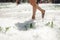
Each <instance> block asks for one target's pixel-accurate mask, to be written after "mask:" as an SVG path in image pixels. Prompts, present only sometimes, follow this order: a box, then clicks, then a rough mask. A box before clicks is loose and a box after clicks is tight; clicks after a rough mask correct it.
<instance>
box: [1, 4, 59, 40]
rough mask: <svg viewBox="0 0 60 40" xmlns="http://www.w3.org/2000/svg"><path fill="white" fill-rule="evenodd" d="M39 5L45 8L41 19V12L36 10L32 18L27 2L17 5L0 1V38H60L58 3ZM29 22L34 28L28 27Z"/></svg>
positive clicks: (31, 39)
mask: <svg viewBox="0 0 60 40" xmlns="http://www.w3.org/2000/svg"><path fill="white" fill-rule="evenodd" d="M39 6H41V8H43V9H45V11H46V12H45V18H44V19H42V18H41V12H40V11H39V10H37V12H36V19H35V20H32V19H31V16H32V6H31V5H30V4H29V3H22V4H19V5H18V6H17V5H16V4H15V3H0V27H1V28H0V29H2V30H1V31H0V40H60V4H39ZM49 22H50V24H48V23H49ZM52 22H53V24H51V23H52ZM30 23H32V24H33V26H34V28H29V25H30ZM25 26H27V29H28V30H25ZM7 27H8V30H7V31H6V28H7Z"/></svg>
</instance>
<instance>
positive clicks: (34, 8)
mask: <svg viewBox="0 0 60 40" xmlns="http://www.w3.org/2000/svg"><path fill="white" fill-rule="evenodd" d="M35 14H36V7H34V6H33V15H32V19H35Z"/></svg>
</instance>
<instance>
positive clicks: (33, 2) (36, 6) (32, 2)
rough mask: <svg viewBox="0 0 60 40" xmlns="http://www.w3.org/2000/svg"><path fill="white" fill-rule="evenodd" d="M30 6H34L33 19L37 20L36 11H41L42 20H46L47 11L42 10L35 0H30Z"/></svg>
mask: <svg viewBox="0 0 60 40" xmlns="http://www.w3.org/2000/svg"><path fill="white" fill-rule="evenodd" d="M29 1H30V4H31V5H32V6H33V16H32V19H35V13H36V9H39V10H40V11H41V13H42V18H44V14H45V10H43V9H42V8H40V7H39V6H38V5H37V4H36V1H35V0H29Z"/></svg>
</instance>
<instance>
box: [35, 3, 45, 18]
mask: <svg viewBox="0 0 60 40" xmlns="http://www.w3.org/2000/svg"><path fill="white" fill-rule="evenodd" d="M36 8H37V9H39V10H40V11H41V13H42V18H44V14H45V10H43V9H42V8H40V7H39V6H38V5H37V4H36Z"/></svg>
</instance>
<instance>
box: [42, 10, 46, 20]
mask: <svg viewBox="0 0 60 40" xmlns="http://www.w3.org/2000/svg"><path fill="white" fill-rule="evenodd" d="M44 15H45V10H43V11H42V19H43V18H44Z"/></svg>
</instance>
